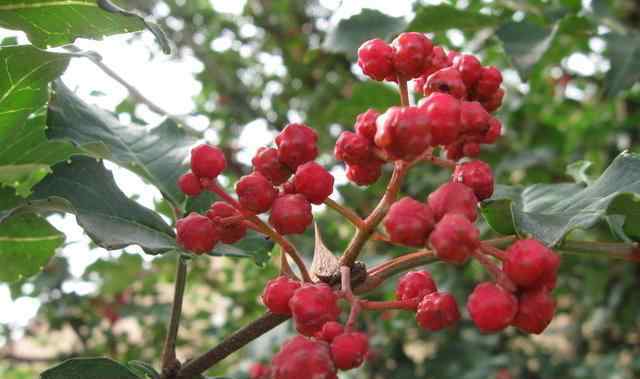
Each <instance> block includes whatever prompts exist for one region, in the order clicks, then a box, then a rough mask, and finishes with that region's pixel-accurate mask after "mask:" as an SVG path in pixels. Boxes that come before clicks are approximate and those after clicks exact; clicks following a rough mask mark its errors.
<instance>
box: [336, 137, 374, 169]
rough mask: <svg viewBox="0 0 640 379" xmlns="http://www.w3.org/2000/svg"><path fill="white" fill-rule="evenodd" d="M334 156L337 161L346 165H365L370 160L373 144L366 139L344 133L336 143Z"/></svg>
mask: <svg viewBox="0 0 640 379" xmlns="http://www.w3.org/2000/svg"><path fill="white" fill-rule="evenodd" d="M334 154H335V156H336V158H337V159H339V160H341V161H345V162H347V163H348V164H360V163H365V162H367V161H369V160H370V159H371V158H372V154H373V144H372V142H371V141H370V140H368V139H367V138H366V137H363V136H361V135H359V134H356V133H353V132H349V131H345V132H342V133H341V134H340V136H339V137H338V140H337V141H336V147H335V149H334Z"/></svg>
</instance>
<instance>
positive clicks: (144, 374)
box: [127, 361, 160, 379]
mask: <svg viewBox="0 0 640 379" xmlns="http://www.w3.org/2000/svg"><path fill="white" fill-rule="evenodd" d="M127 367H129V369H130V370H132V371H133V372H135V373H136V375H138V376H139V377H140V378H143V379H147V378H149V379H160V373H159V372H157V371H156V369H154V368H153V366H152V365H150V364H148V363H146V362H142V361H129V362H128V363H127Z"/></svg>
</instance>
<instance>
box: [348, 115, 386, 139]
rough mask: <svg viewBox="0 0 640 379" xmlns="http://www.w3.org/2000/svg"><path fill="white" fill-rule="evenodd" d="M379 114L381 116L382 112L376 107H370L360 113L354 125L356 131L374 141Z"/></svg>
mask: <svg viewBox="0 0 640 379" xmlns="http://www.w3.org/2000/svg"><path fill="white" fill-rule="evenodd" d="M378 116H380V113H379V112H378V111H376V110H375V109H368V110H367V111H366V112H364V113H360V114H359V115H358V117H357V118H356V123H355V125H354V129H355V131H356V133H357V134H358V135H360V136H362V137H364V138H366V139H367V140H368V141H370V142H373V139H374V138H375V136H376V119H377V118H378Z"/></svg>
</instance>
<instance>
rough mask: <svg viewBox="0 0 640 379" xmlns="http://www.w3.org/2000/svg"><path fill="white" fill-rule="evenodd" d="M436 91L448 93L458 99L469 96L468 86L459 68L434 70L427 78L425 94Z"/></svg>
mask: <svg viewBox="0 0 640 379" xmlns="http://www.w3.org/2000/svg"><path fill="white" fill-rule="evenodd" d="M434 92H440V93H448V94H449V95H451V96H453V97H455V98H456V99H464V98H465V97H466V96H467V87H466V86H465V85H464V82H463V81H462V76H461V75H460V73H459V72H458V70H456V69H455V68H453V67H447V68H443V69H440V70H438V71H436V72H434V73H433V74H431V75H429V78H427V83H426V84H425V86H424V94H425V95H430V94H432V93H434Z"/></svg>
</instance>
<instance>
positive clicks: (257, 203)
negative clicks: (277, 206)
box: [236, 171, 278, 213]
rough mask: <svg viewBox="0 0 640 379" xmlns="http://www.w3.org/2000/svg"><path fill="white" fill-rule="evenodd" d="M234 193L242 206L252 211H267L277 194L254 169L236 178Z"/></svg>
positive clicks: (271, 185)
mask: <svg viewBox="0 0 640 379" xmlns="http://www.w3.org/2000/svg"><path fill="white" fill-rule="evenodd" d="M236 193H237V194H238V201H239V202H240V205H241V206H242V208H244V209H246V210H248V211H251V212H254V213H263V212H266V211H268V210H269V209H270V208H271V205H272V204H273V201H274V200H275V199H276V196H277V195H278V191H277V190H276V188H275V187H274V186H273V184H271V182H270V181H269V180H268V179H267V178H265V177H264V176H263V175H262V174H260V173H258V172H255V171H254V172H252V173H251V174H249V175H245V176H243V177H242V178H240V180H238V182H237V183H236Z"/></svg>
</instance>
